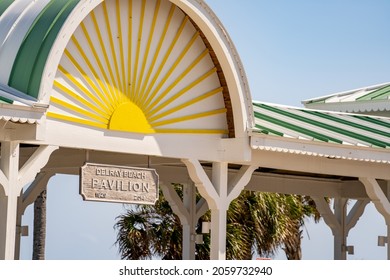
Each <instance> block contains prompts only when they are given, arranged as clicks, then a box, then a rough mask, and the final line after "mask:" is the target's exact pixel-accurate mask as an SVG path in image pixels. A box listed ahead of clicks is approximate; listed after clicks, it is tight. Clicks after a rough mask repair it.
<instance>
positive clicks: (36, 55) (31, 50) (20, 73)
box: [8, 0, 80, 98]
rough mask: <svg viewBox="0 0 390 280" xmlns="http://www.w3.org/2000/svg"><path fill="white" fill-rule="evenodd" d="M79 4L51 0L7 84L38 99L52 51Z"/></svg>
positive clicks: (36, 24)
mask: <svg viewBox="0 0 390 280" xmlns="http://www.w3.org/2000/svg"><path fill="white" fill-rule="evenodd" d="M79 1H80V0H69V1H63V0H52V1H50V3H49V4H48V5H47V6H46V7H45V8H44V9H43V10H42V11H41V13H40V14H39V15H38V17H37V18H36V19H35V21H34V22H33V24H32V25H31V27H30V29H29V31H28V32H27V35H26V37H25V38H24V40H23V43H22V45H21V47H20V49H19V51H18V54H17V56H16V59H15V62H14V65H13V68H12V71H11V75H10V79H9V82H8V84H9V85H10V86H11V87H14V88H16V89H18V90H20V91H21V92H25V93H27V94H29V95H30V96H33V97H35V98H38V93H39V86H40V84H41V79H42V74H43V70H44V67H45V65H46V61H47V58H48V55H49V53H50V50H51V48H52V46H53V44H54V41H55V40H56V39H57V36H58V33H59V31H60V29H61V28H62V26H63V24H64V22H65V21H66V19H67V18H68V16H69V14H70V13H71V12H72V10H73V8H74V7H75V6H76V5H77V4H78V2H79Z"/></svg>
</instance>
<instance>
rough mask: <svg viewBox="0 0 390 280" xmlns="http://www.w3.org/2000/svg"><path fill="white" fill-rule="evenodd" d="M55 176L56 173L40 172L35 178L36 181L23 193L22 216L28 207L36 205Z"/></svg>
mask: <svg viewBox="0 0 390 280" xmlns="http://www.w3.org/2000/svg"><path fill="white" fill-rule="evenodd" d="M54 175H55V173H54V172H40V173H38V175H37V176H36V177H35V180H34V181H33V182H32V183H31V184H30V186H29V187H28V188H27V189H26V190H25V191H24V192H23V200H22V205H21V208H20V210H19V211H20V212H21V214H23V213H24V211H25V210H26V208H27V206H29V205H30V204H32V203H34V202H35V200H36V199H37V197H38V196H39V194H40V193H41V192H42V191H43V190H44V189H45V188H46V186H47V183H48V182H49V180H50V179H51V177H53V176H54Z"/></svg>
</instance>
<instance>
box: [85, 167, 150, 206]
mask: <svg viewBox="0 0 390 280" xmlns="http://www.w3.org/2000/svg"><path fill="white" fill-rule="evenodd" d="M80 194H81V196H82V197H83V199H84V200H90V201H104V202H119V203H134V204H155V203H156V201H157V199H158V174H157V172H156V170H155V169H149V168H136V167H128V166H115V165H103V164H95V163H86V164H85V165H84V166H82V167H81V172H80Z"/></svg>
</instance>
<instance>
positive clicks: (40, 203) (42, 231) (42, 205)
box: [32, 190, 46, 260]
mask: <svg viewBox="0 0 390 280" xmlns="http://www.w3.org/2000/svg"><path fill="white" fill-rule="evenodd" d="M45 242H46V190H44V191H42V192H41V193H40V194H39V196H38V197H37V199H36V200H35V202H34V237H33V256H32V259H33V260H44V259H45V244H46V243H45Z"/></svg>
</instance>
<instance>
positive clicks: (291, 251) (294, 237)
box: [283, 195, 329, 260]
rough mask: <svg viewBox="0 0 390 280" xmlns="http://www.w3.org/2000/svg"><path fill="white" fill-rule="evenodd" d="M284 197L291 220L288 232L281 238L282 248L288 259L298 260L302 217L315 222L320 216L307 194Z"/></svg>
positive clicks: (299, 257) (300, 255) (300, 254)
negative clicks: (287, 234) (286, 235)
mask: <svg viewBox="0 0 390 280" xmlns="http://www.w3.org/2000/svg"><path fill="white" fill-rule="evenodd" d="M285 198H286V199H287V203H286V204H285V206H287V207H288V208H289V209H288V212H289V213H290V219H291V222H290V223H289V224H288V227H289V232H290V234H289V236H288V237H286V238H285V239H284V240H283V245H284V247H283V250H284V252H285V254H286V257H287V259H288V260H300V259H301V258H302V251H301V240H302V238H303V236H302V232H303V231H302V227H303V226H304V219H305V218H313V219H314V221H315V222H319V220H320V218H321V216H320V213H319V212H318V210H317V208H316V204H315V202H314V200H313V199H311V198H310V197H309V196H301V195H285ZM328 202H329V201H328Z"/></svg>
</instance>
